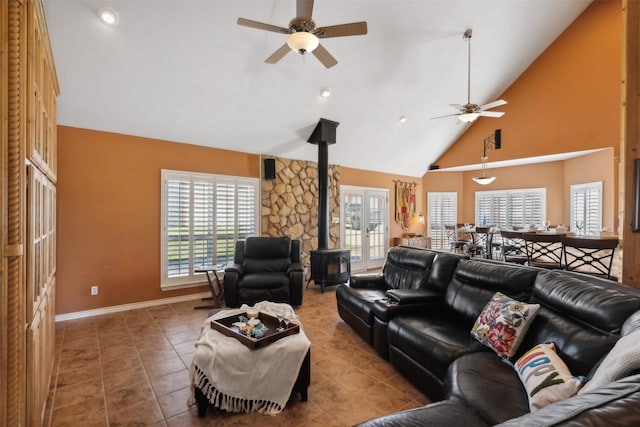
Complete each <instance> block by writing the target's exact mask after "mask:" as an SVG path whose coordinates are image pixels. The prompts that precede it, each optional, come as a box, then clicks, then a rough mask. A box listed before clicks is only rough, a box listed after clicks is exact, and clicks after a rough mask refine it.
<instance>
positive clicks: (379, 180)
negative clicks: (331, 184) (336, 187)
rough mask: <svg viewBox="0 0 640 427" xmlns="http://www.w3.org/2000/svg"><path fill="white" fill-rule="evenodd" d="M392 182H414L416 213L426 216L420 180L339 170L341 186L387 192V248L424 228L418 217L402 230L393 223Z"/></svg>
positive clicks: (393, 198) (394, 193)
mask: <svg viewBox="0 0 640 427" xmlns="http://www.w3.org/2000/svg"><path fill="white" fill-rule="evenodd" d="M394 180H400V181H405V182H415V183H416V184H418V185H417V187H416V206H417V211H418V212H417V213H418V214H420V212H422V213H424V214H426V210H425V209H424V207H425V206H426V201H425V192H424V191H423V186H422V180H420V179H416V178H415V177H411V176H400V175H391V174H386V173H381V172H372V171H368V170H363V169H354V168H348V167H345V166H342V168H341V180H340V184H341V185H353V186H358V187H368V188H381V189H387V190H389V246H393V238H394V237H402V235H403V234H404V233H415V234H424V231H425V230H424V226H420V224H419V223H418V216H417V215H416V218H415V219H414V220H413V221H412V223H411V227H410V228H409V229H408V230H404V229H403V228H402V226H401V225H400V224H399V223H397V222H396V221H395V202H396V190H395V184H394V182H393V181H394Z"/></svg>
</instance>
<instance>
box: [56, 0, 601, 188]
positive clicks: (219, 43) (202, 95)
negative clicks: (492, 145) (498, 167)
mask: <svg viewBox="0 0 640 427" xmlns="http://www.w3.org/2000/svg"><path fill="white" fill-rule="evenodd" d="M590 2H591V0H553V1H552V0H466V1H462V0H442V1H436V0H411V1H409V0H317V1H316V2H315V6H314V11H313V18H314V20H315V22H316V24H317V25H318V26H319V27H321V26H327V25H335V24H342V23H347V22H354V21H367V23H368V31H369V32H368V34H367V35H365V36H354V37H341V38H331V39H325V40H322V41H321V43H322V45H323V46H324V47H325V48H326V49H327V50H328V51H329V52H330V53H331V54H332V55H333V56H334V57H335V58H336V59H337V60H338V65H336V66H335V67H333V68H331V69H325V68H324V67H323V66H322V65H321V64H320V63H319V62H318V60H317V59H316V58H315V57H314V56H312V55H307V56H304V57H302V56H300V55H298V54H295V53H293V52H291V53H289V54H287V55H286V56H285V57H284V59H282V60H281V61H280V62H279V63H278V64H276V65H270V64H265V63H264V60H265V59H266V58H267V57H268V56H269V55H271V54H272V53H273V52H274V51H275V50H277V49H278V48H280V46H282V45H283V44H284V43H285V41H286V35H283V34H277V33H271V32H266V31H260V30H256V29H252V28H247V27H241V26H239V25H237V24H236V20H237V18H238V17H243V18H247V19H251V20H256V21H261V22H266V23H270V24H274V25H278V26H284V27H287V26H288V23H289V21H290V20H291V19H292V18H293V17H294V16H295V1H293V0H44V4H45V14H46V19H47V25H48V28H49V33H50V38H51V42H52V47H53V54H54V60H55V63H56V69H57V73H58V79H59V82H60V90H61V94H60V97H59V98H58V123H59V124H61V125H66V126H75V127H81V128H88V129H96V130H102V131H109V132H116V133H123V134H129V135H136V136H144V137H149V138H157V139H162V140H168V141H175V142H184V143H189V144H197V145H204V146H211V147H217V148H223V149H229V150H236V151H242V152H249V153H258V154H265V155H275V156H281V157H286V158H292V159H301V160H317V149H316V147H315V146H312V145H311V144H307V143H306V140H307V139H308V137H309V135H310V134H311V131H312V130H313V128H314V127H315V125H316V124H317V122H318V119H319V118H321V117H324V118H327V119H330V120H334V121H337V122H340V125H339V127H338V131H337V139H338V141H337V144H336V145H333V146H331V148H330V150H329V162H330V163H332V164H339V165H343V166H348V167H353V168H360V169H367V170H375V171H380V172H387V173H392V174H399V175H408V176H415V177H419V176H422V175H423V174H424V173H425V172H426V171H427V169H428V167H429V165H430V164H431V163H433V162H434V161H436V159H437V158H438V157H439V156H440V155H442V154H443V153H444V152H445V151H446V150H447V148H448V147H449V146H450V145H451V144H452V143H453V142H454V141H455V140H456V139H457V138H458V137H459V136H460V135H461V133H462V132H464V130H465V126H463V125H461V124H457V123H458V121H457V119H456V117H448V118H443V119H438V120H430V118H431V117H434V116H440V115H444V114H450V113H455V112H456V111H455V110H453V109H452V108H451V107H449V105H448V104H451V103H458V104H464V103H466V97H467V42H466V41H464V40H463V39H462V33H463V32H464V31H465V29H467V28H472V29H473V38H472V40H471V54H472V58H471V101H472V102H474V103H477V104H484V103H487V102H490V101H493V100H495V99H497V98H498V97H499V96H500V95H501V94H502V93H503V92H504V91H505V89H507V88H508V87H509V85H510V84H511V83H513V82H514V81H515V80H516V79H517V77H518V76H519V75H520V74H521V73H522V72H523V71H525V70H526V68H527V67H528V66H529V65H530V64H531V63H532V62H533V61H534V60H535V59H536V58H537V57H538V56H539V55H540V54H541V53H542V52H543V51H544V49H545V48H546V47H547V46H549V44H551V42H553V40H554V39H555V38H556V37H557V36H558V35H559V34H560V33H561V32H562V31H563V30H564V29H565V28H566V27H567V26H568V25H569V24H570V23H571V22H572V21H573V20H574V19H575V18H576V17H577V16H578V15H579V14H580V13H581V12H582V11H583V10H584V9H585V8H586V7H587V6H588V5H589V3H590ZM103 6H109V7H111V8H113V9H115V10H116V11H117V12H118V14H119V25H118V26H116V27H108V26H107V25H105V24H103V23H102V22H100V21H99V20H98V18H97V11H98V9H99V8H101V7H103ZM325 87H330V88H331V90H332V95H331V97H330V98H328V99H324V98H321V97H320V90H321V89H322V88H325ZM507 101H508V99H507ZM508 107H509V108H511V109H513V108H517V105H511V104H510V105H508ZM501 109H502V110H504V109H505V107H500V108H497V109H496V110H501ZM400 116H406V117H407V122H406V123H404V124H400V123H399V118H400ZM479 120H495V121H497V122H498V121H499V120H500V119H495V118H480V119H479Z"/></svg>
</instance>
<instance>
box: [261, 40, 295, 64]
mask: <svg viewBox="0 0 640 427" xmlns="http://www.w3.org/2000/svg"><path fill="white" fill-rule="evenodd" d="M289 52H291V48H290V47H289V45H288V44H286V43H285V44H283V45H282V47H281V48H280V49H278V50H276V51H275V52H273V55H271V56H270V57H268V58H267V59H265V60H264V62H266V63H267V64H275V63H276V62H278V61H280V60H281V59H282V58H284V56H285V55H286V54H287V53H289Z"/></svg>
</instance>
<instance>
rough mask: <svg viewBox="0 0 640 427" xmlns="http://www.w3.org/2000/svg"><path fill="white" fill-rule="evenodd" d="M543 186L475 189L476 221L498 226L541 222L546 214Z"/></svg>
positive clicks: (537, 223) (477, 223)
mask: <svg viewBox="0 0 640 427" xmlns="http://www.w3.org/2000/svg"><path fill="white" fill-rule="evenodd" d="M545 203H546V190H545V189H544V188H532V189H517V190H496V191H477V192H476V215H475V221H476V225H482V224H483V223H484V222H486V225H492V226H495V227H499V228H501V229H511V228H513V227H525V226H527V225H530V224H536V225H539V224H542V221H543V220H544V217H545V208H546V206H545Z"/></svg>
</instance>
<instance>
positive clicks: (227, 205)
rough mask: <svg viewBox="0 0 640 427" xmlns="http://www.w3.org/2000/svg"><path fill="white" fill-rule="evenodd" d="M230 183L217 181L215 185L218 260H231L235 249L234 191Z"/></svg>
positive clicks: (228, 261) (225, 262)
mask: <svg viewBox="0 0 640 427" xmlns="http://www.w3.org/2000/svg"><path fill="white" fill-rule="evenodd" d="M234 190H235V189H234V186H233V184H231V183H218V184H217V186H216V203H217V204H216V206H217V207H216V237H217V240H216V252H217V253H218V254H219V258H220V262H222V263H224V264H230V263H232V262H233V251H234V249H235V228H236V223H235V217H236V214H235V210H236V208H235V191H234Z"/></svg>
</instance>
